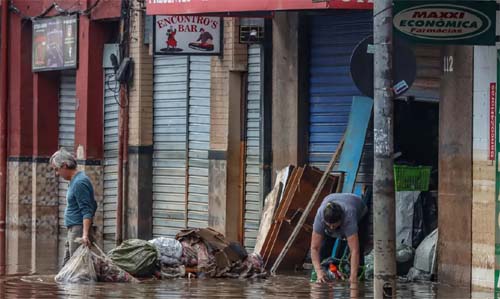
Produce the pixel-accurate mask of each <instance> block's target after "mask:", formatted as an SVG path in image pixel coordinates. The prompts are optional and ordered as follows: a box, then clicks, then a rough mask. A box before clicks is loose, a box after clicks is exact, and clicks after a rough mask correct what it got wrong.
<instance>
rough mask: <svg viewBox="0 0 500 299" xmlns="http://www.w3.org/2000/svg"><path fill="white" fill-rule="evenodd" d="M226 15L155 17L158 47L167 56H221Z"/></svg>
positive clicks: (156, 43) (156, 49)
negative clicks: (224, 16) (223, 17)
mask: <svg viewBox="0 0 500 299" xmlns="http://www.w3.org/2000/svg"><path fill="white" fill-rule="evenodd" d="M221 33H222V18H220V17H207V16H184V15H158V16H155V25H154V45H155V47H154V50H155V54H163V55H174V54H179V55H186V54H195V55H219V54H220V52H221V42H222V39H221Z"/></svg>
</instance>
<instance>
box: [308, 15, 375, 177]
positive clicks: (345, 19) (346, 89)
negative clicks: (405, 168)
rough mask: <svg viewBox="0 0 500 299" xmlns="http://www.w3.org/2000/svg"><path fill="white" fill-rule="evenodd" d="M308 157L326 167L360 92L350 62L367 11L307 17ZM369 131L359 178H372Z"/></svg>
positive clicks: (364, 32)
mask: <svg viewBox="0 0 500 299" xmlns="http://www.w3.org/2000/svg"><path fill="white" fill-rule="evenodd" d="M310 24H311V26H310V31H309V38H310V66H309V67H310V78H309V97H310V98H309V157H308V158H309V163H310V165H312V166H316V167H319V168H321V169H325V167H326V165H327V164H328V162H329V161H330V159H331V157H332V154H333V153H334V152H335V150H336V149H337V145H338V143H339V142H340V139H341V138H342V136H343V134H344V132H345V130H346V128H347V122H348V121H349V113H350V110H351V103H352V97H353V96H359V95H361V93H360V91H358V89H357V88H356V86H355V85H354V82H353V81H352V79H351V76H350V71H349V64H350V58H351V53H352V51H353V50H354V48H355V47H356V45H357V44H358V43H359V42H360V41H361V40H362V39H364V38H365V37H367V36H369V35H371V34H372V12H371V11H336V12H333V13H331V14H329V15H324V16H313V17H311V18H310ZM372 175H373V134H367V140H366V144H365V147H364V149H363V157H362V161H361V166H360V169H359V172H358V176H357V179H356V182H357V183H368V184H371V181H372Z"/></svg>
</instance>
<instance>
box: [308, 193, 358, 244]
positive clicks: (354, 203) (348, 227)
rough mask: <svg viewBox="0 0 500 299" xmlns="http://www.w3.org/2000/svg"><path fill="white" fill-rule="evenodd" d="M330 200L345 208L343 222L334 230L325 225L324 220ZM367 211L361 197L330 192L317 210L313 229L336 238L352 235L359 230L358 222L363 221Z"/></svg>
mask: <svg viewBox="0 0 500 299" xmlns="http://www.w3.org/2000/svg"><path fill="white" fill-rule="evenodd" d="M330 202H334V203H337V204H339V205H340V206H341V207H342V209H343V210H344V219H343V220H342V224H341V225H340V227H338V228H337V229H335V230H333V231H332V230H330V229H329V228H328V227H327V226H326V225H325V221H324V213H325V208H326V206H327V205H328V203H330ZM366 213H367V207H366V204H365V203H364V202H363V200H362V199H361V197H359V196H357V195H355V194H351V193H334V194H330V195H328V196H326V197H325V199H323V202H322V203H321V205H320V207H319V208H318V211H317V212H316V217H315V218H314V224H313V230H314V232H316V233H318V234H322V235H328V236H330V237H334V238H339V237H350V236H352V235H354V234H356V233H357V232H358V222H359V221H361V219H362V218H363V216H365V214H366Z"/></svg>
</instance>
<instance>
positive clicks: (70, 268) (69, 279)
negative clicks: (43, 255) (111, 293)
mask: <svg viewBox="0 0 500 299" xmlns="http://www.w3.org/2000/svg"><path fill="white" fill-rule="evenodd" d="M92 256H93V254H92V252H91V251H90V248H88V247H87V246H85V245H80V247H78V249H76V251H75V253H73V255H72V256H71V258H70V259H69V260H68V262H67V263H66V265H64V267H63V268H62V269H61V271H59V273H58V274H57V275H56V277H55V281H56V282H58V283H85V282H96V281H97V273H96V271H95V266H94V260H93V258H92Z"/></svg>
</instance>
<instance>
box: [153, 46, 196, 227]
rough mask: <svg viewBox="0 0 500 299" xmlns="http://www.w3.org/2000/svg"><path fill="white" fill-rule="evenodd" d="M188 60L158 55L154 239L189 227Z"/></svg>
mask: <svg viewBox="0 0 500 299" xmlns="http://www.w3.org/2000/svg"><path fill="white" fill-rule="evenodd" d="M188 76H189V74H188V58H187V57H186V56H155V58H154V84H153V90H154V95H153V97H154V100H153V101H154V104H153V107H154V112H153V130H154V131H153V140H154V152H153V236H154V237H158V236H170V237H173V236H175V234H176V233H177V232H178V231H179V229H182V228H184V227H185V218H186V199H185V192H186V166H187V155H186V149H187V146H186V140H187V97H188Z"/></svg>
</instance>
